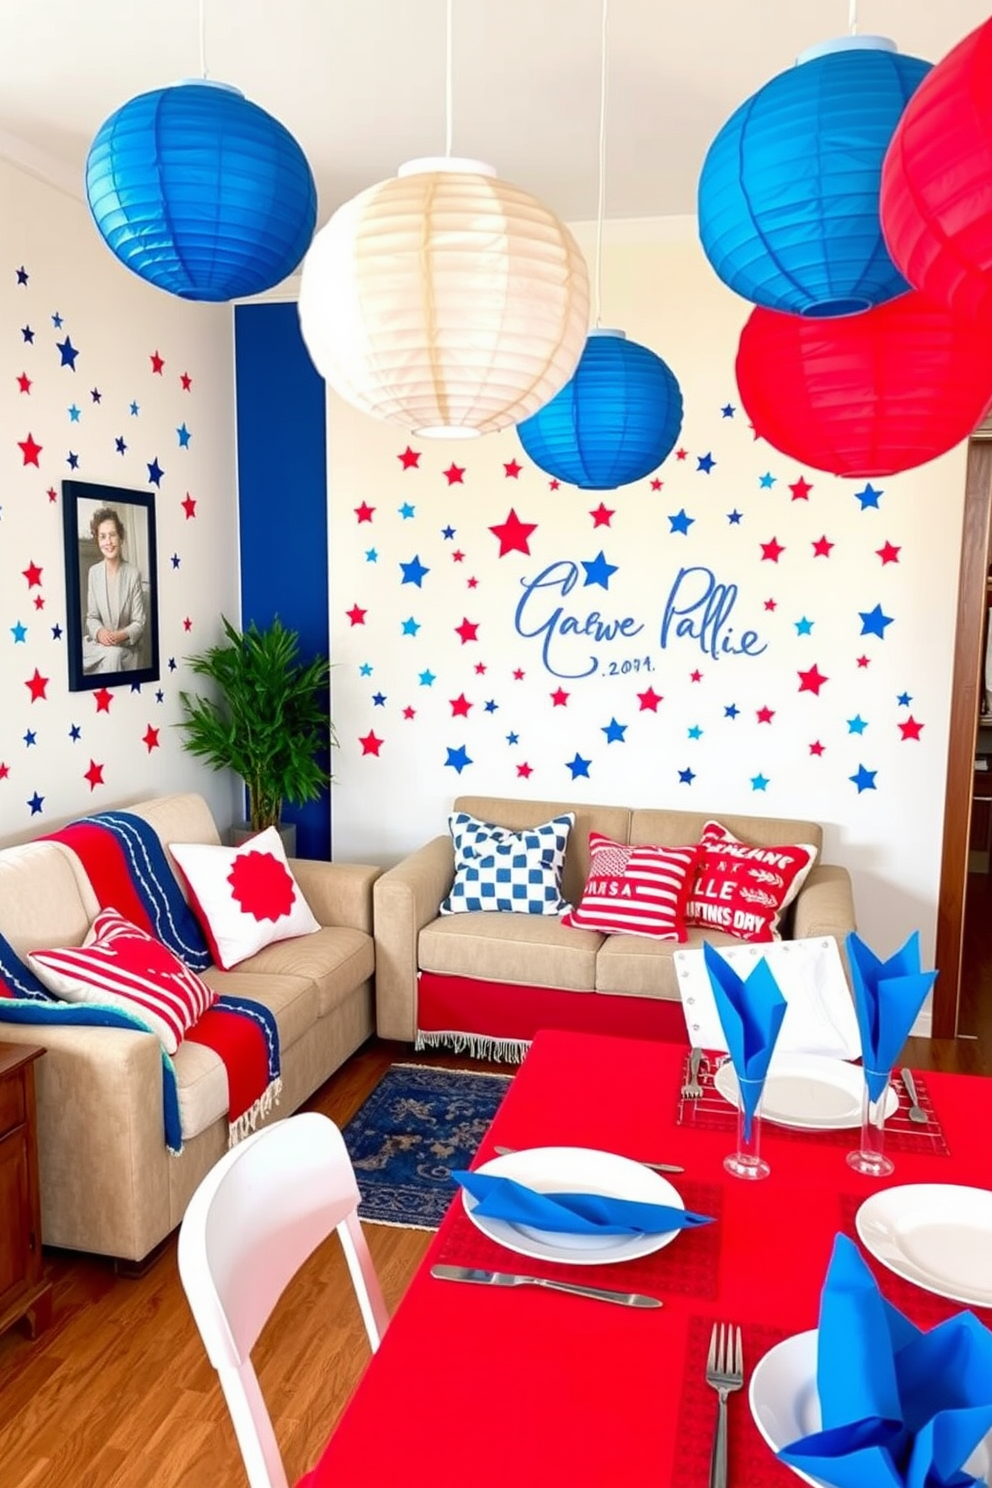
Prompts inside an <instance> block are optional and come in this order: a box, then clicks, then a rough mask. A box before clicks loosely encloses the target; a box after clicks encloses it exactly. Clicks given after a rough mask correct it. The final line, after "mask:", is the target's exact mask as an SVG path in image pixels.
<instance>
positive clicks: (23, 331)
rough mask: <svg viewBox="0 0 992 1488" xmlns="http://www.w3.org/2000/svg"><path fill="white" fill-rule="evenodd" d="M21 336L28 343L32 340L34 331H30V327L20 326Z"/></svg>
mask: <svg viewBox="0 0 992 1488" xmlns="http://www.w3.org/2000/svg"><path fill="white" fill-rule="evenodd" d="M21 335H22V336H23V337H24V339H25V341H28V342H30V341H33V340H34V331H33V330H32V329H31V327H30V326H21Z"/></svg>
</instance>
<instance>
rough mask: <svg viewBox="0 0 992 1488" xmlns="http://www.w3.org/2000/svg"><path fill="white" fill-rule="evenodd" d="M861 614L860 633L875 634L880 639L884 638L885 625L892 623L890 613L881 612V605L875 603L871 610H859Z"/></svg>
mask: <svg viewBox="0 0 992 1488" xmlns="http://www.w3.org/2000/svg"><path fill="white" fill-rule="evenodd" d="M858 614H859V615H860V616H861V634H862V635H877V636H878V637H879V639H880V640H883V641H884V640H885V627H886V626H887V625H891V624H892V616H891V615H883V614H882V606H881V605H880V604H877V605H876V606H875V608H874V609H873V610H859V611H858Z"/></svg>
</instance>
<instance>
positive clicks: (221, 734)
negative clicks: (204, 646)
mask: <svg viewBox="0 0 992 1488" xmlns="http://www.w3.org/2000/svg"><path fill="white" fill-rule="evenodd" d="M221 620H222V623H223V626H224V634H225V636H226V638H227V639H226V642H224V643H222V644H219V645H216V646H211V647H210V648H209V650H207V651H203V652H201V653H200V654H199V655H196V656H188V657H186V662H187V664H188V665H189V667H190V668H191V669H192V671H194V672H195V673H196V674H197V676H200V677H206V678H208V679H209V680H210V681H211V682H213V683H214V685H215V688H216V692H217V696H216V697H202V696H200V695H199V694H198V693H188V692H180V694H179V699H180V702H181V703H182V706H183V709H184V711H185V714H186V716H185V718H184V719H183V720H182V721H181V722H180V724H179V725H178V727H179V728H181V729H183V730H185V738H184V739H183V747H184V748H185V749H188V750H189V751H190V753H191V754H195V755H199V756H200V758H201V759H205V760H206V761H207V763H208V764H209V765H210V766H211V767H212V768H213V769H215V770H223V769H230V770H234V771H235V773H236V774H238V775H240V776H241V778H242V780H243V781H244V783H245V785H246V787H247V790H248V807H249V810H248V825H249V826H250V828H251V831H252V832H260V831H262V830H263V829H264V828H265V827H273V826H274V827H277V828H278V827H280V817H281V814H282V805H283V802H284V801H289V802H291V803H292V804H293V805H295V806H302V805H303V804H304V802H306V801H313V800H316V799H317V797H318V796H319V795H320V793H321V791H322V790H323V788H324V787H325V786H326V785H327V784H328V782H329V781H330V779H331V775H330V773H329V771H328V770H327V769H325V767H324V765H323V763H322V762H321V758H320V756H321V753H322V751H323V750H324V749H325V748H326V747H327V746H328V745H336V744H337V739H336V737H335V734H334V726H333V724H332V723H331V721H330V718H329V717H328V714H327V704H326V698H327V688H328V678H329V674H330V664H329V662H328V660H327V658H326V657H323V656H317V657H315V658H314V659H313V660H312V661H310V662H306V663H304V662H302V661H300V660H299V659H298V651H299V635H298V633H297V632H296V631H295V630H287V629H286V627H285V626H284V625H283V624H282V622H281V621H280V620H279V617H278V616H276V618H275V619H274V620H273V621H272V623H271V624H270V625H267V626H266V627H265V628H264V629H261V630H260V629H259V627H258V626H257V625H256V624H255V622H254V620H253V621H252V622H251V624H250V625H249V626H248V628H247V630H236V629H235V627H234V626H233V625H232V624H231V623H230V621H229V620H227V619H225V618H224V616H221Z"/></svg>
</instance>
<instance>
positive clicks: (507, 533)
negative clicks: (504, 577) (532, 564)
mask: <svg viewBox="0 0 992 1488" xmlns="http://www.w3.org/2000/svg"><path fill="white" fill-rule="evenodd" d="M489 531H490V532H491V533H492V534H493V536H494V537H498V538H499V556H500V557H501V558H505V557H506V555H507V553H526V554H527V555H528V557H529V556H530V544H529V542H528V541H527V539H528V538H529V537H530V535H531V533H532V532H536V531H537V523H536V522H521V520H520V518H519V517H518V516H517V514H516V512H515V511H514V509H513V507H512V506H511V507H510V515H509V516H508V517H507V519H506V521H505V522H500V523H498V524H497V526H495V527H490V529H489Z"/></svg>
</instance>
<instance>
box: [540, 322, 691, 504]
mask: <svg viewBox="0 0 992 1488" xmlns="http://www.w3.org/2000/svg"><path fill="white" fill-rule="evenodd" d="M681 427H682V393H681V390H680V388H679V385H678V382H677V381H676V379H675V376H674V374H673V373H672V371H671V370H670V368H669V367H668V366H666V364H665V363H664V362H663V361H662V359H661V357H660V356H655V354H654V352H653V351H649V350H648V348H647V347H646V346H640V345H639V344H638V343H637V342H636V341H628V340H627V338H626V336H625V335H624V333H623V331H614V330H594V331H590V332H589V339H588V340H587V341H586V345H585V350H584V351H583V353H582V356H581V357H580V359H579V365H578V367H577V368H576V369H575V371H574V373H573V374H572V377H571V380H570V381H569V382H567V383H566V384H565V386H564V387H563V388H562V390H561V392H560V393H556V394H555V396H554V397H553V398H552V399H551V401H550V403H545V405H544V407H543V408H541V409H539V410H538V412H537V413H535V414H532V416H531V417H530V418H528V419H524V421H523V422H522V423H520V424H518V425H517V433H518V434H519V435H520V443H521V444H522V445H523V447H524V450H525V451H526V453H527V454H528V455H529V457H530V458H531V459H532V460H533V461H534V464H535V465H539V466H540V467H541V469H542V470H545V471H547V473H548V475H553V476H555V477H556V478H557V479H558V480H562V481H567V482H568V483H569V484H570V485H573V486H578V487H579V488H580V490H583V491H612V490H613V489H614V488H615V487H616V486H626V485H629V484H630V482H631V481H636V480H640V479H641V477H642V476H645V475H648V474H649V473H650V472H651V471H652V470H654V469H656V468H657V467H658V466H659V465H660V464H661V462H662V460H664V458H665V456H666V455H667V454H668V453H669V451H670V450H671V448H672V446H673V445H674V443H675V441H676V439H678V437H679V430H680V429H681Z"/></svg>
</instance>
